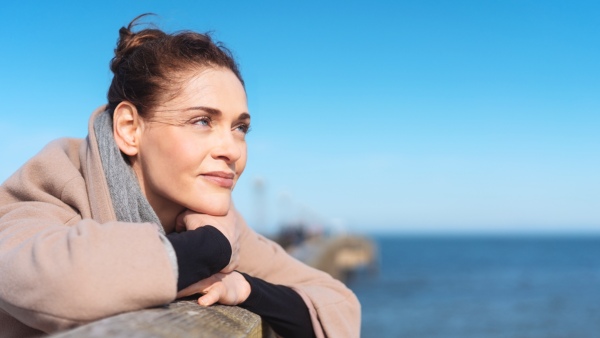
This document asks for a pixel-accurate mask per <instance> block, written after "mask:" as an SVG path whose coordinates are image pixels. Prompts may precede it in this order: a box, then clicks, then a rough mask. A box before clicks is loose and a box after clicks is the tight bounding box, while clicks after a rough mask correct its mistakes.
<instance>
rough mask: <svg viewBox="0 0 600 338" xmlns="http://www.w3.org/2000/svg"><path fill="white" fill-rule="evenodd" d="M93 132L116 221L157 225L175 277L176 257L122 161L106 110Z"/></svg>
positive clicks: (127, 165) (130, 171) (158, 222)
mask: <svg viewBox="0 0 600 338" xmlns="http://www.w3.org/2000/svg"><path fill="white" fill-rule="evenodd" d="M94 132H95V133H96V140H98V150H99V152H100V159H101V160H102V168H103V169H104V175H105V176H106V182H107V183H108V190H109V192H110V198H111V200H112V204H113V208H114V210H115V214H116V216H117V220H118V221H121V222H132V223H143V222H148V223H153V224H155V225H156V226H157V230H158V231H159V233H160V238H161V240H162V241H163V243H164V244H165V246H166V247H167V252H168V254H169V258H170V259H171V262H173V266H174V272H175V276H177V271H178V270H177V257H176V255H175V251H174V250H173V247H172V246H171V242H169V240H168V239H167V238H166V237H165V230H164V229H163V227H162V225H161V223H160V220H159V219H158V216H157V215H156V213H155V212H154V209H152V206H150V203H148V200H147V199H146V197H145V196H144V194H142V189H141V188H140V185H139V183H138V180H137V178H136V176H135V173H134V172H133V169H132V168H131V166H130V165H129V164H128V163H127V162H126V161H125V159H124V158H123V155H122V154H121V150H119V148H118V147H117V144H116V142H115V139H114V136H113V119H112V116H111V114H110V113H109V112H108V111H105V112H103V113H101V114H100V115H98V117H97V118H96V120H94Z"/></svg>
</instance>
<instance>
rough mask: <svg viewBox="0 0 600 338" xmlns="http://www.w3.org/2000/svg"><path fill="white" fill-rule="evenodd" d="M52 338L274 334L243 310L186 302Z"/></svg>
mask: <svg viewBox="0 0 600 338" xmlns="http://www.w3.org/2000/svg"><path fill="white" fill-rule="evenodd" d="M51 337H53V338H76V337H77V338H79V337H84V338H86V337H87V338H95V337H127V338H166V337H169V338H184V337H186V338H187V337H207V338H208V337H232V338H233V337H240V338H241V337H248V338H267V337H268V338H271V337H275V334H274V333H273V330H271V328H270V327H268V326H267V325H266V324H265V323H263V322H262V321H261V318H260V316H258V315H256V314H254V313H252V312H250V311H247V310H244V309H242V308H239V307H236V306H224V305H214V306H211V307H207V308H205V307H201V306H199V305H198V304H197V303H196V302H195V301H189V300H184V301H177V302H174V303H171V304H169V305H168V306H165V307H160V308H152V309H146V310H140V311H135V312H129V313H124V314H120V315H117V316H113V317H109V318H105V319H103V320H100V321H97V322H93V323H90V324H87V325H84V326H81V327H78V328H76V329H73V330H71V331H67V332H63V333H58V334H55V335H52V336H51Z"/></svg>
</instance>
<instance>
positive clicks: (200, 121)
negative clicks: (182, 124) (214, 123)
mask: <svg viewBox="0 0 600 338" xmlns="http://www.w3.org/2000/svg"><path fill="white" fill-rule="evenodd" d="M192 123H193V124H195V125H198V126H206V127H209V126H210V123H211V120H210V117H208V116H203V117H200V118H197V119H195V120H193V121H192Z"/></svg>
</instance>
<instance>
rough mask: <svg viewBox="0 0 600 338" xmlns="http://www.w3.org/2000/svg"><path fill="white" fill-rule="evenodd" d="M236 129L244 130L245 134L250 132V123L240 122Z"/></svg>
mask: <svg viewBox="0 0 600 338" xmlns="http://www.w3.org/2000/svg"><path fill="white" fill-rule="evenodd" d="M235 130H237V131H240V132H242V133H243V134H248V132H250V125H248V124H245V123H242V124H238V125H237V126H236V127H235Z"/></svg>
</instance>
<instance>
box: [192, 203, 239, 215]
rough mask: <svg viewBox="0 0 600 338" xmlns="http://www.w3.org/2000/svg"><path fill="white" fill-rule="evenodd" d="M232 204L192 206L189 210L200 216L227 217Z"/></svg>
mask: <svg viewBox="0 0 600 338" xmlns="http://www.w3.org/2000/svg"><path fill="white" fill-rule="evenodd" d="M229 207H230V203H213V204H211V205H191V206H189V207H188V209H190V210H192V211H195V212H197V213H200V214H207V215H211V216H225V215H227V213H228V212H229Z"/></svg>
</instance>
